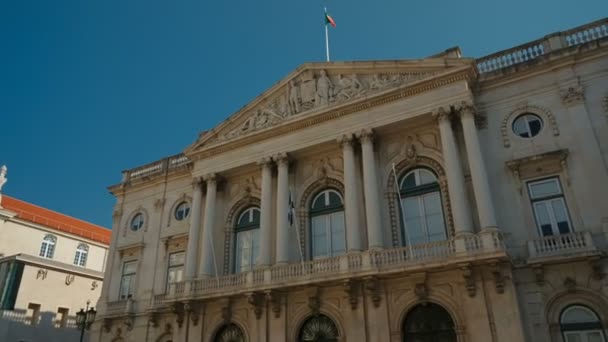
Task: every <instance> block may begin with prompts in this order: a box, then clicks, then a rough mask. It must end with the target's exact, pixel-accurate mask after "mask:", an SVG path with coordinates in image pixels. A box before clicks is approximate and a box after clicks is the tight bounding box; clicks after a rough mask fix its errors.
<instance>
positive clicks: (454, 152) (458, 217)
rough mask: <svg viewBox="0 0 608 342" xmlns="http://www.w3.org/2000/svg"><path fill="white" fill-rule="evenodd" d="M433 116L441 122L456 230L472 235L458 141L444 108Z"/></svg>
mask: <svg viewBox="0 0 608 342" xmlns="http://www.w3.org/2000/svg"><path fill="white" fill-rule="evenodd" d="M433 115H434V116H435V117H436V118H437V121H438V122H439V133H440V135H441V147H442V150H443V160H444V162H445V173H446V176H447V179H448V191H449V193H450V205H451V207H452V217H453V218H454V230H455V232H456V235H457V236H458V235H461V234H466V233H472V232H473V222H472V220H471V211H470V209H469V205H468V202H467V197H466V195H465V194H466V192H465V191H466V190H465V186H464V175H463V173H462V165H461V163H460V155H459V154H458V149H457V148H456V139H455V138H454V132H453V131H452V124H451V122H450V115H449V113H448V112H447V111H446V110H445V109H444V108H443V107H440V108H439V109H438V110H437V111H436V112H435V113H433Z"/></svg>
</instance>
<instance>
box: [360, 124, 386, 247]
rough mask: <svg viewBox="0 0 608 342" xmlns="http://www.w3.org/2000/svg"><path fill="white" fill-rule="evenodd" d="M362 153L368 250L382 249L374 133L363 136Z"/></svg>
mask: <svg viewBox="0 0 608 342" xmlns="http://www.w3.org/2000/svg"><path fill="white" fill-rule="evenodd" d="M361 152H362V155H363V189H364V191H365V213H366V216H367V239H368V248H370V249H372V248H382V247H383V246H384V243H383V238H382V221H381V219H380V199H379V196H378V195H379V194H378V179H377V177H376V159H375V156H374V144H373V136H372V132H371V130H370V131H364V132H363V133H362V134H361Z"/></svg>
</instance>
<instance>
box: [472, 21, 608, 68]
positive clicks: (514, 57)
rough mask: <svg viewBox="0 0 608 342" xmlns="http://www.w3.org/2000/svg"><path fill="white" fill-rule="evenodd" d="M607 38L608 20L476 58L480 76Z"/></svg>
mask: <svg viewBox="0 0 608 342" xmlns="http://www.w3.org/2000/svg"><path fill="white" fill-rule="evenodd" d="M605 37H608V18H604V19H601V20H598V21H595V22H592V23H589V24H586V25H583V26H579V27H576V28H574V29H571V30H568V31H564V32H557V33H554V34H551V35H548V36H545V37H544V38H541V39H538V40H534V41H531V42H528V43H526V44H522V45H519V46H515V47H513V48H510V49H507V50H503V51H499V52H496V53H493V54H491V55H488V56H485V57H481V58H478V59H477V61H476V63H477V69H478V71H479V73H480V74H486V73H491V72H494V71H497V70H501V69H504V68H507V67H510V66H512V65H516V64H520V63H524V62H528V61H531V60H533V59H536V58H538V57H540V56H543V55H546V54H548V53H550V52H553V51H556V50H559V49H562V48H566V47H571V46H576V45H580V44H584V43H588V42H591V41H594V40H597V39H602V38H605Z"/></svg>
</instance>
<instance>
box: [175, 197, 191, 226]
mask: <svg viewBox="0 0 608 342" xmlns="http://www.w3.org/2000/svg"><path fill="white" fill-rule="evenodd" d="M184 205H185V206H187V207H186V209H185V210H184V211H185V214H183V216H182V218H179V217H178V216H177V213H178V212H179V211H180V207H182V206H184ZM191 211H192V206H191V205H190V202H188V201H180V202H179V203H177V205H176V206H175V209H174V210H173V218H174V219H175V220H176V221H177V222H182V221H185V220H186V219H188V217H190V212H191Z"/></svg>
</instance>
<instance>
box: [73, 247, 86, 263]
mask: <svg viewBox="0 0 608 342" xmlns="http://www.w3.org/2000/svg"><path fill="white" fill-rule="evenodd" d="M88 254H89V246H87V245H85V244H84V243H81V244H79V245H78V248H76V254H75V255H74V265H78V266H86V265H87V255H88Z"/></svg>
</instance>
